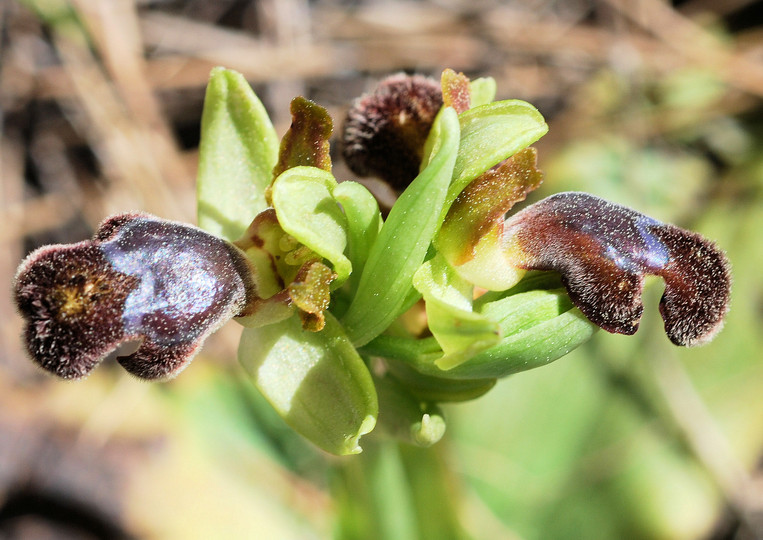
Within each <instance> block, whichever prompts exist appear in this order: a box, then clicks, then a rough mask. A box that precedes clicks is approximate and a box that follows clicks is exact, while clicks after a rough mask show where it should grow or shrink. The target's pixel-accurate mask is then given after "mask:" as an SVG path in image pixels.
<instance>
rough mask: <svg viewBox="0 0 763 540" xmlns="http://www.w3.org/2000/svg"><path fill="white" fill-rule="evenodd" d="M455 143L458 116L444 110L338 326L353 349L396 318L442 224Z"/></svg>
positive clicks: (392, 211)
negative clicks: (426, 159)
mask: <svg viewBox="0 0 763 540" xmlns="http://www.w3.org/2000/svg"><path fill="white" fill-rule="evenodd" d="M458 141H459V125H458V116H457V115H456V112H455V111H454V110H453V109H451V108H449V107H445V108H443V109H442V110H441V111H440V113H438V116H437V119H436V120H435V122H434V124H433V126H432V130H431V132H430V134H429V139H428V141H427V147H428V148H429V149H430V155H431V156H432V157H431V160H430V161H429V164H428V165H427V166H426V167H425V168H424V170H423V171H422V172H421V173H420V174H419V175H418V176H417V177H416V179H415V180H414V181H413V182H412V183H411V185H409V186H408V188H407V189H406V190H405V191H404V192H403V193H402V194H401V195H400V198H399V199H398V200H397V202H396V203H395V205H394V206H393V207H392V210H391V211H390V213H389V217H388V218H387V221H386V222H385V223H384V225H383V226H382V229H381V231H380V232H379V236H378V238H377V239H376V242H374V245H373V246H372V247H371V251H370V253H369V256H368V261H367V262H366V266H365V268H364V270H363V274H362V276H361V278H360V283H359V285H358V290H357V293H356V294H355V298H354V299H353V301H352V303H351V304H350V307H349V308H348V310H347V313H346V314H345V316H344V317H343V319H342V323H343V325H344V327H345V329H346V330H347V335H348V336H349V337H350V339H351V340H352V342H353V343H354V344H356V345H362V344H365V343H368V342H369V341H371V340H372V339H373V338H374V337H376V336H378V335H379V334H380V333H382V332H383V331H384V330H385V329H386V328H387V327H388V326H389V325H390V323H391V322H392V321H393V320H395V318H397V316H398V315H399V313H400V309H401V308H402V307H403V305H404V303H405V300H406V297H407V296H408V294H409V292H410V290H411V288H412V285H411V278H412V277H413V274H414V273H415V272H416V270H417V269H418V267H419V266H421V263H422V262H423V260H424V257H425V256H426V253H427V250H428V249H429V245H430V244H431V242H432V238H433V237H434V235H435V233H436V232H437V230H438V229H439V227H440V224H441V223H442V217H441V215H442V205H443V202H444V200H445V194H446V192H447V189H448V184H449V183H450V179H451V176H452V172H453V166H454V164H455V160H456V154H457V151H458Z"/></svg>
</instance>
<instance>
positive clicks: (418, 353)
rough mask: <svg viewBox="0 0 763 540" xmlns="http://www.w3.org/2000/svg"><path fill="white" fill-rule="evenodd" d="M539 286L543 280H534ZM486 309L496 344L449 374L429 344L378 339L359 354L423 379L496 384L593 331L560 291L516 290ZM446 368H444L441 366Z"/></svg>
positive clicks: (439, 354)
mask: <svg viewBox="0 0 763 540" xmlns="http://www.w3.org/2000/svg"><path fill="white" fill-rule="evenodd" d="M532 277H533V279H537V280H539V283H540V282H543V280H545V279H547V278H546V276H545V275H542V274H541V275H535V274H533V276H532ZM504 294H505V296H504V297H498V298H495V299H494V300H493V301H490V302H487V303H478V302H475V306H476V307H477V309H478V310H479V311H478V312H479V313H482V314H484V315H486V316H488V317H490V318H491V319H493V320H494V321H495V322H496V323H497V324H498V325H499V327H500V329H501V332H502V334H503V337H502V338H501V341H500V342H499V343H498V344H497V345H495V346H493V347H490V348H489V349H486V350H484V351H482V352H479V353H477V354H475V355H474V356H472V357H471V358H470V359H468V361H466V362H463V363H461V364H460V365H458V366H455V367H453V368H452V369H442V368H441V367H440V366H439V365H438V361H439V360H440V359H441V358H442V357H443V355H442V349H441V348H440V346H439V344H438V343H437V340H435V339H434V338H425V339H413V338H405V337H392V336H379V337H378V338H376V339H375V340H374V341H372V342H371V343H369V344H368V345H366V346H365V347H363V348H362V349H361V352H362V353H363V354H367V355H375V356H381V357H384V358H390V359H394V360H395V361H397V362H400V363H404V364H405V365H407V366H408V367H410V368H411V369H413V370H416V371H418V372H419V373H421V374H423V375H427V376H433V377H439V378H445V379H493V378H501V377H506V376H508V375H511V374H513V373H517V372H520V371H525V370H528V369H533V368H536V367H541V366H544V365H546V364H548V363H550V362H552V361H554V360H556V359H558V358H561V357H562V356H564V355H565V354H567V353H568V352H570V351H572V350H573V349H575V348H576V347H578V346H580V345H581V344H583V343H584V342H586V341H587V340H588V339H589V338H590V337H591V336H592V335H593V334H594V332H596V330H598V327H597V326H596V325H594V324H593V323H592V322H590V321H589V320H588V319H587V318H586V317H585V316H584V315H583V314H582V313H580V311H578V310H577V309H576V308H575V307H574V306H573V305H572V302H571V301H570V299H569V297H568V296H567V294H566V292H565V290H564V289H544V290H533V289H530V290H526V288H525V287H524V286H523V285H522V282H520V283H519V284H518V285H517V287H516V288H515V289H512V290H510V291H508V292H507V293H504ZM445 367H447V366H445Z"/></svg>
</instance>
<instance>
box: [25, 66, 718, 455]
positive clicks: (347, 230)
mask: <svg viewBox="0 0 763 540" xmlns="http://www.w3.org/2000/svg"><path fill="white" fill-rule="evenodd" d="M495 91H496V89H495V82H494V81H493V80H492V79H489V78H485V79H477V80H475V81H470V80H469V79H468V78H467V77H465V76H464V75H463V74H458V73H455V72H454V71H452V70H445V72H444V73H443V75H442V78H441V80H440V81H439V82H438V81H435V80H432V79H428V78H425V77H422V76H417V75H415V76H407V75H394V76H392V77H390V78H388V79H386V80H384V81H382V82H381V83H380V84H379V86H378V87H377V88H376V89H375V90H374V91H372V92H371V93H369V94H366V95H365V96H362V97H361V98H359V99H358V100H357V101H356V102H355V103H354V104H353V105H352V106H351V108H350V109H349V112H348V114H347V117H346V119H345V122H344V125H343V128H342V133H341V134H340V137H339V139H340V145H341V149H342V155H343V156H344V158H345V161H346V163H347V165H348V166H349V167H350V169H351V170H352V171H353V172H354V173H355V174H357V175H359V176H368V175H373V176H377V177H379V178H381V179H383V180H385V181H387V182H388V183H389V184H390V185H391V186H392V187H393V188H394V189H395V190H396V191H397V193H398V199H397V201H396V202H395V204H394V206H393V207H392V208H391V210H390V212H389V214H388V215H387V216H386V218H384V219H383V218H382V215H381V213H380V211H379V206H378V204H377V202H376V200H375V198H374V197H373V195H372V194H371V193H370V192H369V191H368V190H367V189H366V188H365V187H364V186H363V185H362V184H360V183H358V182H354V181H344V182H338V181H337V180H336V178H335V177H334V175H333V173H332V161H331V157H330V137H331V135H332V133H333V127H334V126H333V121H332V119H331V117H330V116H329V114H328V112H327V111H326V110H325V109H324V108H323V107H320V106H319V105H317V104H315V103H313V102H311V101H309V100H306V99H304V98H295V99H294V101H293V102H292V106H291V113H292V125H291V128H290V129H289V130H288V132H287V133H286V134H285V135H284V136H283V138H282V139H281V143H280V145H279V144H278V138H277V137H276V135H275V132H274V130H273V126H272V124H271V122H270V120H269V118H268V117H267V114H266V113H265V109H264V107H263V106H262V104H261V103H260V102H259V100H258V99H257V97H256V96H255V95H254V93H253V92H252V90H251V88H250V87H249V85H248V84H247V83H246V81H245V80H244V79H243V77H242V76H241V75H240V74H238V73H235V72H233V71H230V70H225V69H223V68H216V69H215V70H213V72H212V76H211V78H210V82H209V86H208V88H207V96H206V100H205V108H204V113H203V117H202V139H201V146H200V163H199V178H198V214H199V225H200V228H197V227H193V226H191V225H186V224H182V223H176V222H171V221H167V220H163V219H161V218H158V217H154V216H149V215H145V214H122V215H119V216H114V217H112V218H109V219H107V220H106V221H105V222H103V223H102V224H101V225H100V227H99V228H98V230H97V231H96V233H95V235H94V237H93V238H92V239H91V240H86V241H83V242H79V243H77V244H72V245H55V246H46V247H42V248H39V249H38V250H36V251H34V252H33V253H32V254H30V255H29V256H28V257H27V259H26V260H25V261H24V262H23V263H22V264H21V266H20V268H19V270H18V272H17V275H16V279H15V282H14V290H15V298H16V304H17V307H18V310H19V313H20V314H21V316H22V317H24V319H25V321H26V330H25V339H26V344H27V349H28V352H29V355H30V357H31V358H32V359H33V360H34V361H35V362H36V363H37V364H39V365H40V366H42V367H43V368H44V369H45V370H47V371H50V372H52V373H54V374H56V375H58V376H60V377H63V378H82V377H84V376H86V375H88V374H89V373H90V372H91V370H92V369H93V368H94V367H95V366H96V364H97V363H98V362H100V361H101V360H102V359H103V358H104V357H106V356H107V355H109V354H110V353H112V352H114V351H115V350H118V348H119V347H120V345H123V344H125V343H128V342H137V350H135V352H133V353H131V354H128V355H125V356H119V357H118V358H117V361H118V362H119V363H120V364H121V365H122V366H123V367H125V368H126V369H127V370H128V371H129V372H130V373H132V374H134V375H136V376H138V377H140V378H144V379H169V378H172V377H174V376H176V375H177V374H178V373H179V372H180V371H181V370H182V369H184V368H185V367H186V366H187V365H188V363H189V362H190V360H191V359H192V357H193V356H194V355H195V354H196V353H197V352H198V351H199V348H200V346H201V345H202V343H203V341H204V340H205V339H206V337H207V336H208V335H209V334H210V333H212V332H214V331H215V330H216V329H218V328H219V327H220V326H221V325H222V324H224V323H225V322H226V321H228V320H230V319H235V320H236V321H238V322H240V323H241V324H242V325H243V326H245V329H244V331H243V335H242V338H241V343H240V346H239V360H240V362H241V364H242V366H243V368H244V371H245V375H244V376H246V377H248V378H250V379H251V381H252V382H253V383H254V385H255V386H256V387H257V388H258V389H259V390H260V391H261V392H262V394H263V395H264V396H265V397H266V398H267V399H268V401H269V402H270V403H271V405H272V406H273V408H274V409H275V410H276V411H277V412H278V413H279V414H280V415H281V416H282V417H283V418H284V420H285V421H286V422H287V423H288V424H289V425H290V426H292V427H293V428H294V429H295V430H296V431H297V432H299V433H301V434H302V435H304V436H305V437H307V438H308V439H310V440H311V441H313V442H314V443H315V444H316V445H318V446H319V447H321V448H323V449H324V450H326V451H329V452H332V453H335V454H348V453H356V452H359V451H360V445H359V439H360V437H361V436H363V435H364V434H366V433H369V432H370V431H371V430H373V429H374V428H375V427H376V425H377V423H378V424H380V425H381V427H382V428H383V430H384V431H386V432H388V433H391V434H393V435H394V436H395V437H398V438H400V439H403V440H406V441H409V442H412V443H414V444H418V445H429V444H433V443H435V442H436V441H437V440H439V438H440V437H442V435H443V432H444V430H445V421H444V418H443V415H442V411H441V410H440V408H439V406H438V405H439V403H442V402H448V401H463V400H468V399H474V398H476V397H478V396H480V395H482V394H484V393H485V392H487V391H489V390H490V388H492V387H493V385H494V384H495V382H496V380H497V379H498V378H500V377H504V376H506V375H509V374H512V373H516V372H518V371H522V370H526V369H531V368H534V367H538V366H541V365H545V364H547V363H549V362H551V361H553V360H556V359H557V358H560V357H561V356H564V355H565V354H567V353H568V352H569V351H571V350H572V349H574V348H575V347H577V346H579V345H580V344H582V343H584V342H585V341H586V340H588V339H589V338H590V337H591V335H592V334H593V333H594V331H595V329H597V328H599V327H601V328H603V329H604V330H607V331H610V332H617V333H623V334H632V333H634V332H635V331H636V329H637V328H638V323H639V319H640V317H641V313H642V310H643V308H642V305H641V299H640V296H641V292H642V288H643V285H644V278H645V276H646V275H649V274H651V275H656V276H660V277H662V278H663V279H664V280H665V293H664V295H663V299H662V302H661V303H660V311H661V313H662V315H663V318H664V320H665V328H666V332H667V334H668V337H669V338H670V339H671V340H672V341H673V342H674V343H675V344H677V345H698V344H702V343H705V342H707V341H709V340H711V339H712V338H713V336H715V335H716V334H717V332H718V331H719V330H720V329H721V326H722V324H723V319H724V315H725V313H726V311H727V306H728V299H729V289H730V282H731V277H730V271H729V265H728V262H727V260H726V257H725V256H724V254H723V252H722V251H721V250H720V249H718V248H717V247H716V246H714V245H713V244H712V243H711V242H710V241H708V240H706V239H704V238H702V237H701V236H699V235H697V234H695V233H692V232H689V231H686V230H683V229H681V228H679V227H676V226H674V225H669V224H665V223H661V222H659V221H657V220H654V219H652V218H649V217H647V216H645V215H642V214H640V213H638V212H636V211H634V210H631V209H628V208H625V207H623V206H619V205H616V204H613V203H609V202H607V201H604V200H602V199H599V198H598V197H595V196H593V195H588V194H585V193H560V194H557V195H553V196H551V197H549V198H547V199H543V200H541V201H539V202H536V203H535V204H533V205H530V206H528V207H526V208H524V209H523V210H521V211H520V212H517V213H513V214H512V213H511V211H512V209H513V206H514V205H515V204H516V203H518V202H520V201H522V200H523V199H525V197H526V196H527V195H528V194H529V193H530V192H531V191H533V190H534V189H536V188H537V187H538V186H539V185H540V183H541V182H542V179H543V175H542V173H541V171H540V170H539V169H538V168H537V153H536V151H535V149H533V148H531V147H530V145H531V144H533V143H534V142H535V141H537V140H538V139H539V138H540V137H542V136H543V135H544V134H545V133H546V131H547V130H548V126H547V125H546V123H545V121H544V119H543V117H542V116H541V114H540V113H539V112H538V111H537V109H535V108H534V107H533V106H532V105H530V104H528V103H526V102H524V101H519V100H505V101H497V102H496V101H494V97H495ZM507 216H508V217H507ZM486 291H487V292H486ZM411 320H414V321H415V320H418V321H423V322H421V323H419V325H418V327H417V326H416V324H413V323H411V322H410V321H411Z"/></svg>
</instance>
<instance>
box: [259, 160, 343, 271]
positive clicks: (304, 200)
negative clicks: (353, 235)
mask: <svg viewBox="0 0 763 540" xmlns="http://www.w3.org/2000/svg"><path fill="white" fill-rule="evenodd" d="M336 186H337V182H336V180H335V179H334V177H333V176H332V174H331V173H330V172H328V171H325V170H323V169H318V168H316V167H304V166H300V167H292V168H291V169H287V170H286V171H285V172H283V173H282V174H281V175H280V176H279V177H278V178H276V180H275V182H273V189H272V198H273V207H274V208H275V210H276V215H277V216H278V223H279V224H280V225H281V227H282V228H283V230H284V231H286V232H287V233H289V234H290V235H292V236H293V237H294V238H296V239H297V240H298V241H299V242H300V243H302V244H304V245H305V246H307V247H308V248H310V249H311V250H313V251H314V252H315V253H317V254H318V255H320V256H321V257H325V258H326V259H328V260H329V261H331V264H332V265H333V266H334V271H335V272H336V273H337V280H336V284H341V283H343V282H344V281H345V280H346V279H347V277H348V276H349V275H350V272H351V271H352V265H351V264H350V261H349V259H348V258H347V257H345V256H344V248H345V246H346V245H347V220H346V218H345V216H344V214H343V213H342V210H341V208H339V205H338V204H337V202H336V200H334V197H333V195H332V192H333V190H334V189H335V188H336Z"/></svg>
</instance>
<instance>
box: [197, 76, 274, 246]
mask: <svg viewBox="0 0 763 540" xmlns="http://www.w3.org/2000/svg"><path fill="white" fill-rule="evenodd" d="M277 159H278V137H277V136H276V133H275V130H274V129H273V125H272V124H271V122H270V118H268V114H267V112H266V111H265V108H264V107H263V106H262V103H260V100H259V99H257V96H256V95H255V94H254V91H252V88H251V87H250V86H249V83H247V82H246V79H244V77H243V75H241V74H240V73H237V72H235V71H231V70H228V69H224V68H220V67H218V68H215V69H213V70H212V73H211V75H210V79H209V84H208V86H207V93H206V97H205V99H204V112H203V114H202V117H201V142H200V144H199V170H198V175H197V184H196V191H197V200H198V207H197V212H198V222H199V227H201V228H202V229H204V230H206V231H207V232H210V233H212V234H214V235H217V236H221V237H223V238H226V239H227V240H231V241H233V240H236V239H238V238H239V237H240V236H241V234H243V232H244V231H245V230H246V228H247V226H248V225H249V223H251V221H252V219H254V216H256V215H257V214H258V213H259V212H261V211H262V210H264V209H265V208H266V207H267V204H266V202H265V188H266V187H267V186H268V185H269V184H270V181H271V180H272V171H273V166H274V165H275V163H276V161H277Z"/></svg>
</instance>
